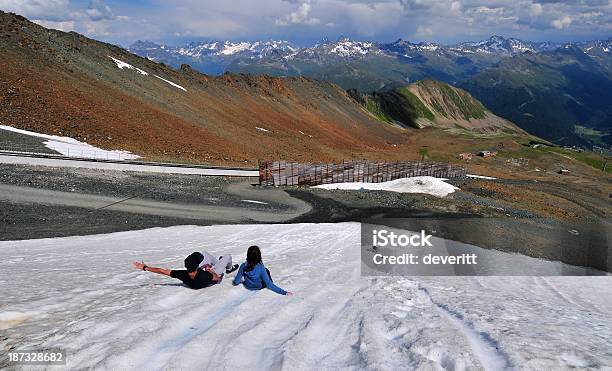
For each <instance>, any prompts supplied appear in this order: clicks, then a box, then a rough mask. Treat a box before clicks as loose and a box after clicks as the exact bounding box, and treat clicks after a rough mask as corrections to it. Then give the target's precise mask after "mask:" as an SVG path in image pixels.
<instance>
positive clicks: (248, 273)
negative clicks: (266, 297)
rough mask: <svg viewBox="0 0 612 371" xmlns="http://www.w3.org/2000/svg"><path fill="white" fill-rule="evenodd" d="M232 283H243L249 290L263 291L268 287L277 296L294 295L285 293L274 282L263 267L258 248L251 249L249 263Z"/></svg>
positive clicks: (248, 252) (244, 265)
mask: <svg viewBox="0 0 612 371" xmlns="http://www.w3.org/2000/svg"><path fill="white" fill-rule="evenodd" d="M243 278H244V280H243ZM232 283H233V284H234V286H237V285H239V284H240V283H242V284H243V285H244V287H246V288H247V289H249V290H261V289H264V288H266V287H267V288H269V289H270V290H272V291H274V292H275V293H277V294H281V295H293V293H292V292H289V291H285V290H283V289H281V288H280V287H278V286H276V285H275V284H274V282H272V276H271V275H270V271H269V270H268V268H266V267H265V266H264V265H263V262H262V261H261V251H260V250H259V247H257V246H251V247H249V249H248V250H247V261H246V262H245V263H242V264H241V265H240V268H239V269H238V273H236V277H234V282H232Z"/></svg>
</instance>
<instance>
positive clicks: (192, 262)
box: [133, 251, 238, 290]
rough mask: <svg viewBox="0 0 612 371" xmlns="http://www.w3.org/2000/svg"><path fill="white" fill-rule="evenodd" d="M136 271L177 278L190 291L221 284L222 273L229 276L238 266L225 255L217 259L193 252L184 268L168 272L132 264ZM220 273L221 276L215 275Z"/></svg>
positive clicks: (187, 258) (204, 253)
mask: <svg viewBox="0 0 612 371" xmlns="http://www.w3.org/2000/svg"><path fill="white" fill-rule="evenodd" d="M133 264H134V267H135V268H136V269H142V270H143V271H147V272H153V273H157V274H161V275H164V276H170V277H172V278H177V279H179V280H181V281H183V283H184V284H185V285H187V286H189V287H190V288H192V289H196V290H197V289H203V288H205V287H208V286H211V285H214V284H216V283H219V282H221V279H223V274H224V272H225V273H227V274H229V273H232V272H233V271H235V270H236V269H238V264H236V265H232V256H231V255H229V254H228V255H225V256H221V257H219V259H217V258H215V257H213V256H212V255H210V254H209V253H208V252H206V251H204V252H201V253H200V252H194V253H191V254H190V255H189V256H188V257H186V258H185V268H186V269H180V270H175V269H173V270H170V269H164V268H156V267H150V266H148V265H146V264H145V263H139V262H134V263H133ZM217 272H221V274H219V273H217Z"/></svg>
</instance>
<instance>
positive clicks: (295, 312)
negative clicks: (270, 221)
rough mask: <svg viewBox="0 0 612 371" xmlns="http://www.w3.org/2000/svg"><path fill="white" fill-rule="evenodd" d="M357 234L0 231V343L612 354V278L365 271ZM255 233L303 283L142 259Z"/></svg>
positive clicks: (209, 360) (178, 352)
mask: <svg viewBox="0 0 612 371" xmlns="http://www.w3.org/2000/svg"><path fill="white" fill-rule="evenodd" d="M359 243H360V242H359V224H357V223H340V224H295V225H240V226H230V225H226V226H211V227H194V226H180V227H171V228H155V229H149V230H143V231H131V232H121V233H113V234H108V235H95V236H85V237H68V238H57V239H43V240H29V241H7V242H0V260H2V262H3V269H2V270H1V271H0V287H2V291H3V292H2V295H1V297H2V304H1V305H0V325H1V326H3V328H4V329H5V330H3V333H4V336H3V337H2V338H0V343H1V345H2V346H3V347H6V346H15V347H16V348H18V349H26V348H34V347H42V346H49V347H60V348H63V349H66V350H67V351H68V355H69V356H68V365H67V368H69V369H75V368H77V369H82V368H91V367H95V368H98V369H109V370H110V369H122V370H127V369H164V368H176V369H179V368H183V369H188V368H189V369H193V368H197V369H236V368H242V369H244V368H248V369H261V370H263V369H266V370H269V369H287V370H306V369H338V368H342V369H355V370H357V369H359V370H361V369H389V370H391V369H419V370H434V369H447V370H451V369H453V370H468V369H493V370H499V369H534V370H541V369H555V370H563V369H571V368H572V367H591V368H603V367H605V366H607V365H610V364H612V352H611V351H610V350H612V331H611V328H610V323H612V321H611V318H612V285H610V280H609V277H551V278H540V277H512V278H507V277H429V278H425V277H423V278H416V277H362V276H361V275H360V249H359ZM251 244H257V245H259V246H260V248H261V249H262V254H263V258H264V262H265V263H266V265H267V266H268V267H269V268H270V270H271V272H272V277H273V278H274V281H275V282H276V283H277V284H278V285H279V286H281V287H283V288H285V289H287V290H290V291H294V292H295V293H296V295H295V296H293V297H286V296H281V295H277V294H274V293H273V292H271V291H269V290H263V291H258V292H250V291H247V290H245V289H244V288H242V287H233V286H232V285H231V282H230V279H231V278H232V277H233V274H231V275H229V277H226V278H225V280H224V281H223V282H222V283H221V284H220V285H216V286H213V287H210V288H207V289H204V290H198V291H195V290H190V289H188V288H186V287H184V286H182V284H181V283H180V281H178V280H173V279H171V278H167V277H162V276H159V275H155V274H152V273H145V272H141V271H136V270H134V269H133V268H132V267H131V266H130V263H131V262H132V261H134V260H141V259H142V260H144V261H145V262H146V263H148V264H150V265H154V266H162V267H167V268H181V267H182V261H183V259H184V257H185V256H186V255H187V254H189V253H191V252H192V251H195V250H200V249H207V250H208V251H210V252H211V253H213V254H217V255H221V254H226V253H228V252H229V253H231V254H233V255H234V259H235V261H236V262H241V261H243V260H244V257H245V253H246V249H247V247H248V246H249V245H251ZM16 318H18V319H19V320H18V321H14V320H15V319H16ZM5 338H6V339H5ZM0 367H1V365H0Z"/></svg>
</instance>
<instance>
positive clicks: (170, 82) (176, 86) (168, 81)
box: [153, 75, 187, 91]
mask: <svg viewBox="0 0 612 371" xmlns="http://www.w3.org/2000/svg"><path fill="white" fill-rule="evenodd" d="M153 76H155V77H157V78H158V79H160V80H163V81H165V82H167V83H168V84H170V85H172V86H174V87H175V88H179V89H181V90H183V91H187V89H185V88H184V87H182V86H180V85H179V84H176V83H173V82H172V81H170V80H166V79H164V78H163V77H160V76H157V75H153Z"/></svg>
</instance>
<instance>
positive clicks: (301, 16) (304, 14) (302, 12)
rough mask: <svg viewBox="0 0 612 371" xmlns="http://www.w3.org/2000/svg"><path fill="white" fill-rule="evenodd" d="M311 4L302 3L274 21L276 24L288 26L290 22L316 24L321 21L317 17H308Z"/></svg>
mask: <svg viewBox="0 0 612 371" xmlns="http://www.w3.org/2000/svg"><path fill="white" fill-rule="evenodd" d="M310 10H311V5H310V3H302V4H300V6H299V7H298V8H297V10H296V11H294V12H291V13H289V14H288V15H287V16H285V17H283V18H279V19H277V20H276V21H275V24H276V25H277V26H288V25H290V24H306V25H316V24H319V23H321V20H320V19H319V18H310V17H309V16H308V15H309V14H310Z"/></svg>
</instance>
